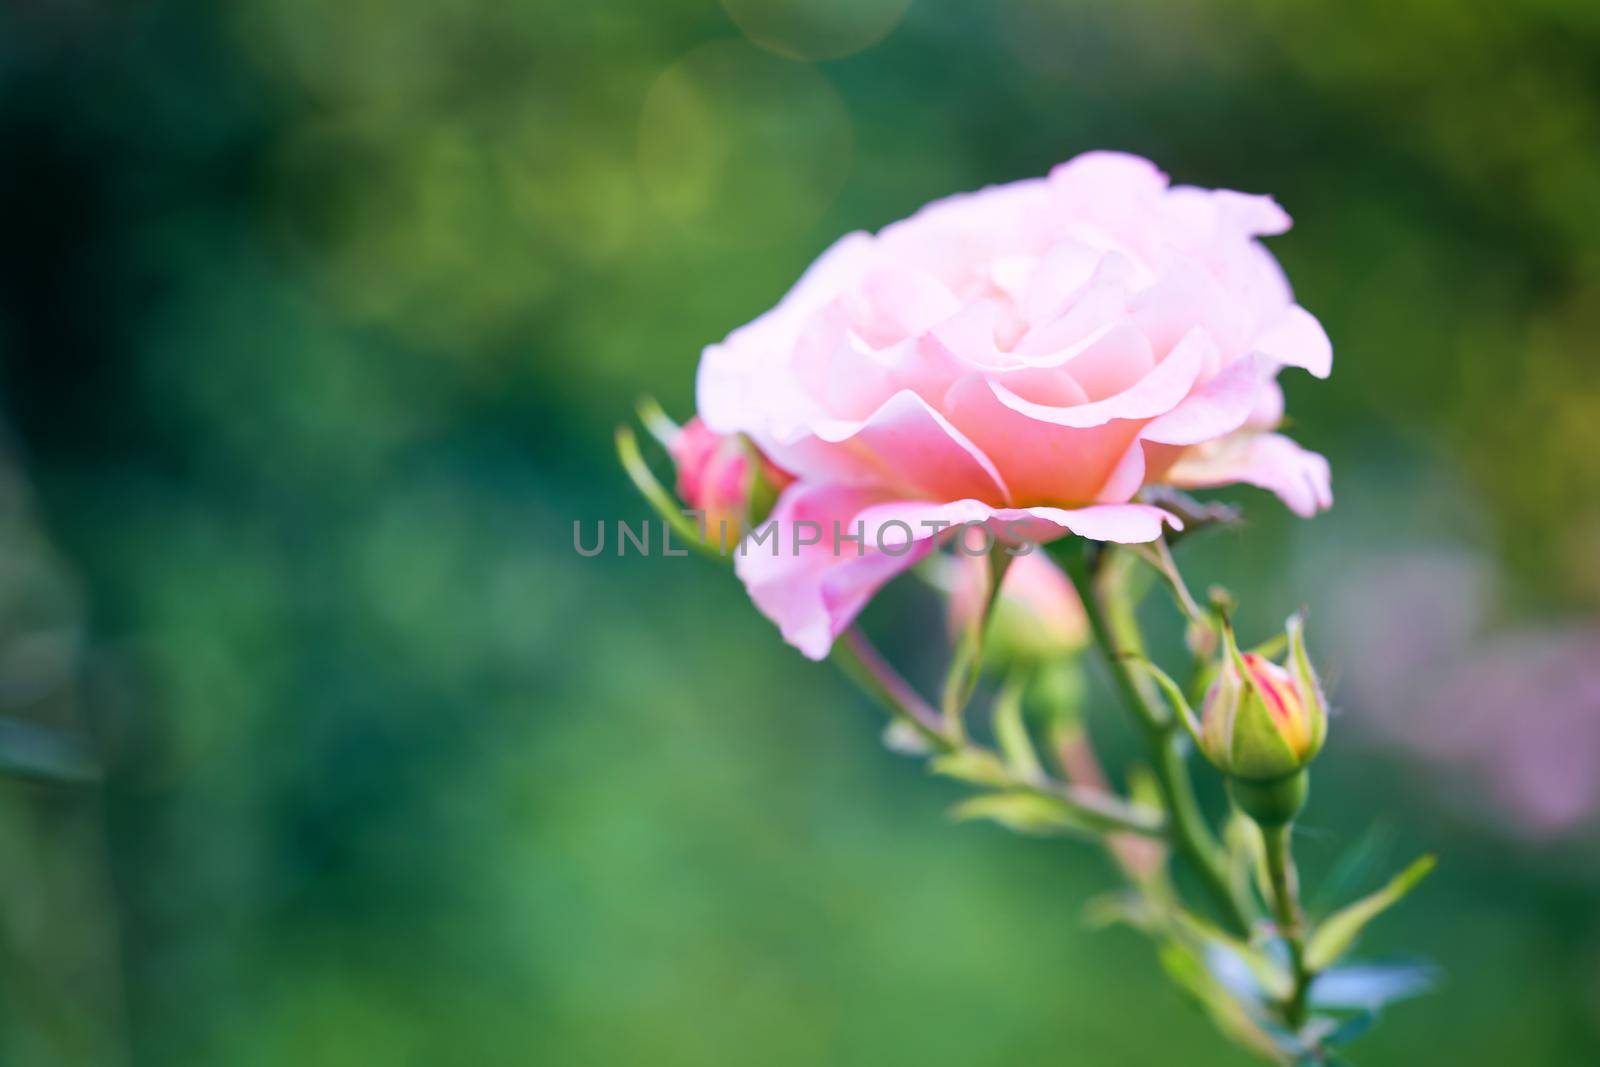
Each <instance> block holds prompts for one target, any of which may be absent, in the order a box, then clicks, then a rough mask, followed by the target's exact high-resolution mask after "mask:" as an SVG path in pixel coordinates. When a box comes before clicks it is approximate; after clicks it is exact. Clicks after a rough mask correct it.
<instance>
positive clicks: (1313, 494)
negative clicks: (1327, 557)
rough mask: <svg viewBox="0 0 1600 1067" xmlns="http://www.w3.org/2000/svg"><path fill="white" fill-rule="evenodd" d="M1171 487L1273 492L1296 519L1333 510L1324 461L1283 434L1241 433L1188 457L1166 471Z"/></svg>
mask: <svg viewBox="0 0 1600 1067" xmlns="http://www.w3.org/2000/svg"><path fill="white" fill-rule="evenodd" d="M1166 480H1167V481H1168V482H1170V483H1171V484H1173V485H1176V486H1183V487H1189V488H1197V489H1198V488H1206V487H1211V486H1218V485H1232V484H1235V483H1238V482H1243V483H1244V484H1245V485H1254V486H1259V487H1260V488H1262V489H1267V490H1270V491H1271V492H1273V493H1276V494H1277V496H1278V499H1280V500H1282V501H1283V502H1284V504H1285V505H1287V506H1288V508H1289V510H1290V511H1292V512H1294V513H1295V514H1296V515H1299V516H1300V517H1301V518H1310V517H1311V516H1313V515H1315V514H1316V513H1317V512H1318V511H1322V510H1324V509H1326V508H1329V507H1332V506H1333V488H1332V485H1331V477H1330V473H1329V470H1328V461H1327V460H1326V459H1324V458H1323V457H1322V456H1320V455H1318V454H1317V453H1315V452H1308V451H1306V450H1305V449H1303V448H1301V447H1300V446H1299V445H1297V444H1295V443H1294V442H1293V441H1291V440H1289V439H1288V438H1287V437H1284V436H1283V435H1282V434H1276V433H1262V434H1240V435H1238V436H1236V437H1235V438H1234V439H1231V440H1226V441H1219V442H1216V443H1215V444H1214V445H1212V446H1207V447H1202V448H1197V449H1195V450H1193V451H1192V452H1190V453H1187V454H1185V455H1184V456H1183V458H1181V459H1180V460H1178V462H1177V463H1175V464H1174V465H1173V466H1172V468H1171V469H1170V470H1169V471H1168V472H1167V476H1166Z"/></svg>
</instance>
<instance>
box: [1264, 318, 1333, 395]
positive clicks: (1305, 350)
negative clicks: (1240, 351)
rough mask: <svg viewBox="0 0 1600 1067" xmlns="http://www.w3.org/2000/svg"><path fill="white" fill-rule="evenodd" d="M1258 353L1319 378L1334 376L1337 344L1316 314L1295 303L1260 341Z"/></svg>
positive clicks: (1269, 328)
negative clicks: (1332, 341) (1335, 344)
mask: <svg viewBox="0 0 1600 1067" xmlns="http://www.w3.org/2000/svg"><path fill="white" fill-rule="evenodd" d="M1255 350H1256V351H1257V352H1260V353H1261V354H1263V355H1265V356H1267V357H1268V358H1269V359H1272V360H1274V361H1276V362H1278V363H1280V364H1282V365H1283V366H1285V367H1302V368H1304V369H1305V370H1308V371H1310V372H1311V373H1312V374H1313V375H1315V376H1316V377H1318V378H1326V377H1327V376H1328V375H1329V374H1332V373H1333V345H1332V343H1331V342H1329V340H1328V335H1327V333H1326V332H1324V330H1323V329H1322V323H1320V322H1318V321H1317V319H1316V316H1315V315H1312V314H1311V312H1309V311H1307V310H1306V309H1305V308H1303V307H1301V306H1300V305H1299V304H1292V305H1290V306H1289V309H1288V310H1287V311H1285V312H1284V313H1283V314H1282V315H1280V316H1279V317H1278V318H1277V320H1276V321H1274V322H1273V323H1272V324H1271V325H1270V326H1268V327H1267V329H1266V330H1264V331H1263V332H1262V334H1261V336H1259V337H1257V338H1256V342H1255Z"/></svg>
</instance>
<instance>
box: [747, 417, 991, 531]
mask: <svg viewBox="0 0 1600 1067" xmlns="http://www.w3.org/2000/svg"><path fill="white" fill-rule="evenodd" d="M768 455H769V456H771V458H772V460H773V462H775V463H776V464H777V465H778V466H779V467H782V468H783V469H784V470H787V471H792V472H794V473H795V474H797V475H799V476H800V477H801V478H802V479H803V480H809V481H815V482H843V483H846V484H853V485H878V486H896V487H898V489H899V491H900V492H902V493H903V494H905V495H908V496H932V497H940V498H944V499H950V498H953V497H967V496H971V497H977V498H979V499H984V500H993V501H995V502H997V503H998V502H1002V501H1005V500H1007V499H1009V495H1010V493H1009V490H1008V489H1007V487H1006V483H1005V481H1004V480H1003V479H1002V478H1001V477H1000V472H999V471H998V470H997V469H996V467H995V464H994V463H993V462H991V460H990V459H989V457H988V456H987V455H985V454H984V452H983V451H982V450H981V449H980V448H979V447H978V446H977V445H975V444H973V442H972V441H971V440H970V439H968V438H967V437H966V436H965V435H964V434H963V433H962V432H961V431H960V430H958V429H957V428H956V427H955V426H953V425H952V424H951V422H950V420H948V419H946V418H945V417H944V416H943V415H941V414H939V413H938V412H937V411H935V410H934V409H933V408H931V407H929V406H928V403H927V402H926V401H925V400H923V399H922V398H921V397H919V396H918V395H917V394H915V393H913V392H910V391H907V390H902V391H900V392H898V393H896V394H894V395H893V396H891V397H890V398H889V399H888V400H887V401H885V402H884V404H883V406H882V407H880V408H878V410H876V411H874V412H873V413H872V414H871V415H870V416H868V417H867V418H865V419H861V420H856V421H849V420H842V419H822V420H816V421H815V423H814V424H813V426H812V429H811V432H810V433H803V434H797V435H796V436H795V437H794V438H793V439H791V440H777V441H773V442H771V443H770V444H769V446H768Z"/></svg>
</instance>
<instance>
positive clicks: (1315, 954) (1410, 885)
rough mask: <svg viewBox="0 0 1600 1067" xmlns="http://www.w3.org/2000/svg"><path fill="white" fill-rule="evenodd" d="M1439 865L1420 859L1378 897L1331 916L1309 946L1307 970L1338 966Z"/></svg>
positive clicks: (1430, 858) (1434, 859)
mask: <svg viewBox="0 0 1600 1067" xmlns="http://www.w3.org/2000/svg"><path fill="white" fill-rule="evenodd" d="M1437 862H1438V858H1437V857H1436V856H1433V855H1432V854H1429V855H1425V856H1421V857H1419V858H1418V859H1417V860H1416V861H1415V862H1413V863H1412V864H1411V866H1409V867H1407V868H1406V869H1405V870H1403V871H1401V872H1400V873H1399V874H1397V875H1395V876H1394V877H1393V878H1392V879H1390V881H1389V884H1388V885H1386V886H1384V887H1383V888H1382V889H1380V890H1378V891H1377V892H1376V893H1373V894H1371V895H1369V896H1365V897H1362V898H1361V899H1360V900H1358V901H1356V902H1355V903H1354V904H1351V905H1349V906H1347V907H1345V908H1341V909H1340V910H1339V911H1336V912H1334V913H1333V914H1332V915H1330V916H1328V918H1327V919H1325V920H1324V921H1323V922H1322V923H1321V925H1319V926H1318V927H1317V929H1316V932H1315V933H1313V934H1312V935H1311V941H1310V943H1309V944H1307V945H1306V966H1307V967H1308V968H1309V969H1310V970H1312V971H1313V972H1315V971H1320V970H1323V969H1324V968H1326V967H1328V966H1330V965H1332V964H1334V963H1336V962H1338V960H1339V958H1340V957H1341V956H1343V955H1344V954H1345V953H1346V952H1348V951H1349V950H1350V946H1351V945H1354V944H1355V942H1356V938H1357V937H1359V936H1360V934H1361V931H1362V930H1363V929H1365V928H1366V925H1367V924H1368V923H1370V922H1371V921H1372V920H1373V919H1376V918H1377V917H1378V916H1379V915H1382V914H1383V913H1384V912H1385V911H1387V910H1388V909H1389V908H1391V907H1393V906H1394V905H1395V904H1397V903H1399V902H1400V900H1401V899H1402V898H1403V897H1405V895H1406V894H1407V893H1409V892H1411V890H1412V889H1414V888H1415V887H1416V884H1417V883H1418V882H1420V881H1422V879H1423V878H1425V877H1427V874H1428V872H1429V871H1431V870H1433V868H1434V864H1435V863H1437Z"/></svg>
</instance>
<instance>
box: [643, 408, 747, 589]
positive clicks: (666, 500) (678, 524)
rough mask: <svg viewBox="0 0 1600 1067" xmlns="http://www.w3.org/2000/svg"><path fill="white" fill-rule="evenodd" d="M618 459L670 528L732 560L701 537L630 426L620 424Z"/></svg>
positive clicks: (692, 544)
mask: <svg viewBox="0 0 1600 1067" xmlns="http://www.w3.org/2000/svg"><path fill="white" fill-rule="evenodd" d="M617 459H619V460H620V461H621V462H622V469H623V470H624V471H626V472H627V474H628V478H629V479H630V480H631V481H632V482H633V484H634V486H635V487H636V488H637V489H638V490H639V492H640V494H642V495H643V496H644V499H645V502H646V503H648V504H649V505H650V507H651V509H652V510H654V511H655V513H656V514H657V515H659V516H661V519H662V521H663V522H665V523H666V524H667V525H668V527H670V528H671V529H672V531H673V532H674V533H676V534H677V535H678V536H679V537H681V538H683V541H684V544H686V545H688V546H689V547H690V548H693V549H697V550H699V551H700V552H702V553H704V554H705V555H707V556H710V557H711V558H713V559H720V560H722V561H723V562H724V563H726V562H728V557H727V556H724V555H723V554H722V553H721V552H718V551H717V550H716V548H715V547H714V546H713V545H711V544H710V543H709V542H707V541H706V540H705V539H704V538H703V537H701V536H700V530H699V529H698V528H696V527H695V525H694V523H692V522H690V521H689V518H688V516H686V515H685V514H684V513H683V511H682V510H681V505H680V504H679V502H678V500H677V499H676V498H675V497H674V496H673V495H672V494H671V493H669V492H668V491H667V489H666V487H665V486H663V485H662V484H661V483H660V482H659V481H658V480H657V479H656V476H655V474H654V473H652V472H651V470H650V466H649V464H647V463H645V461H644V455H643V454H642V453H641V452H640V451H639V439H638V438H637V437H636V436H634V433H633V428H632V427H629V426H618V427H617Z"/></svg>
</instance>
